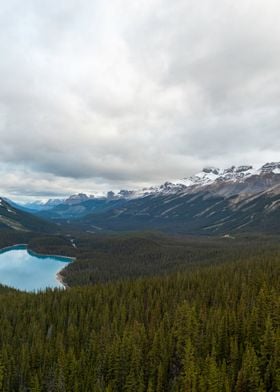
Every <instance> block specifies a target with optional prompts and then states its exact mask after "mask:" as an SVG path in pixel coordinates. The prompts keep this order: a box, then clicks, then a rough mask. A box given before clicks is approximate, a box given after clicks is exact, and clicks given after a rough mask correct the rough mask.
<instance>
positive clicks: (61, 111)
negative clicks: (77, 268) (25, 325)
mask: <svg viewBox="0 0 280 392" xmlns="http://www.w3.org/2000/svg"><path fill="white" fill-rule="evenodd" d="M2 3H3V4H1V10H0V26H1V27H0V29H1V31H0V32H1V34H0V50H1V60H0V86H1V88H0V136H1V143H0V173H1V178H2V181H1V186H0V191H1V193H2V194H7V195H9V196H16V197H20V196H22V197H25V196H36V197H37V196H43V197H45V196H48V195H61V194H68V193H72V192H75V191H80V190H84V191H88V192H94V191H99V190H102V189H108V188H110V189H118V188H121V187H124V186H127V187H130V188H131V187H138V186H142V185H147V184H152V183H158V182H161V181H163V180H166V179H172V178H180V177H184V176H187V175H189V174H192V173H194V172H195V171H197V170H199V169H200V168H201V166H204V165H209V164H210V165H217V166H227V165H231V164H239V163H240V164H243V163H262V162H265V161H271V160H279V151H280V129H279V128H280V109H279V108H280V89H279V85H280V76H279V75H280V74H279V69H280V49H279V48H280V24H279V20H278V19H279V12H280V5H279V2H278V1H276V0H267V1H266V3H264V2H263V0H243V1H241V0H238V1H229V0H208V1H206V2H203V3H199V2H196V1H194V0H187V1H185V0H184V1H183V0H174V1H172V2H170V1H168V0H135V1H129V0H115V1H114V2H109V1H107V0H94V1H90V0H84V1H83V2H80V1H78V0H61V1H59V2H57V1H54V0H50V1H48V2H47V3H45V4H44V3H42V2H37V1H35V0H26V1H24V2H22V1H20V0H11V1H9V2H2Z"/></svg>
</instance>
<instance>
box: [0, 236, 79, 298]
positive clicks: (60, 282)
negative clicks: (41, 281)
mask: <svg viewBox="0 0 280 392" xmlns="http://www.w3.org/2000/svg"><path fill="white" fill-rule="evenodd" d="M17 250H24V251H25V252H27V253H28V254H29V255H30V257H32V256H33V257H36V258H40V259H42V261H43V260H44V259H48V258H51V259H56V260H58V261H59V262H60V264H61V265H60V268H59V269H57V270H56V271H54V275H53V278H52V279H54V280H55V281H56V282H57V283H56V287H57V288H61V289H62V288H63V289H68V288H70V286H69V285H68V284H67V283H66V282H65V281H64V276H63V274H62V271H63V270H64V269H65V268H66V266H67V265H68V264H69V263H70V262H73V261H74V260H75V259H76V258H75V257H68V256H60V255H52V254H41V253H37V252H34V251H33V250H31V249H29V246H28V244H23V243H22V244H14V245H9V246H5V247H3V248H1V249H0V255H3V257H5V256H4V254H6V253H8V252H11V251H12V252H13V251H17ZM1 257H2V256H1ZM63 264H64V266H63ZM19 271H20V270H19ZM18 273H20V272H18ZM36 276H37V274H36ZM34 279H35V281H36V277H34ZM35 281H34V282H35ZM4 284H6V283H5V282H4ZM9 286H11V287H14V288H18V287H17V286H13V285H11V284H9ZM18 289H19V290H23V291H24V290H25V289H24V288H18ZM40 290H41V289H40ZM27 291H29V290H27Z"/></svg>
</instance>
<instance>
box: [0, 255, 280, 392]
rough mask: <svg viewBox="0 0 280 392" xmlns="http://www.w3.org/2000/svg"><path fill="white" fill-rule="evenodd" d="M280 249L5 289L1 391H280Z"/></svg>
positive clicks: (0, 299)
mask: <svg viewBox="0 0 280 392" xmlns="http://www.w3.org/2000/svg"><path fill="white" fill-rule="evenodd" d="M279 277H280V263H279V251H278V250H277V249H274V250H271V251H268V250H267V251H265V252H260V254H259V255H258V256H256V255H254V256H252V257H250V256H246V258H245V259H244V258H243V259H242V258H241V259H240V260H236V261H230V262H225V263H221V264H216V265H211V266H206V265H202V266H197V267H193V268H191V269H186V271H185V272H179V273H172V274H169V275H167V276H161V277H149V278H140V279H136V280H127V281H119V282H114V283H108V284H103V285H102V284H97V285H94V286H85V287H77V288H71V289H69V290H64V291H58V290H57V291H47V292H45V293H39V294H31V293H20V292H16V291H15V290H8V289H7V288H2V289H1V294H0V348H1V349H0V388H1V389H0V390H2V391H15V392H17V391H20V392H23V391H32V392H35V391H36V392H38V391H46V392H47V391H48V392H52V391H53V392H60V391H61V392H62V391H67V392H68V391H69V392H71V391H77V392H83V391H94V392H95V391H96V392H99V391H107V392H108V391H116V392H117V391H133V392H135V391H139V392H141V391H150V392H151V391H157V392H159V391H171V392H172V391H205V392H206V391H212V392H214V391H217V392H221V391H238V392H239V391H240V392H241V391H242V392H247V391H259V392H260V391H280V279H279Z"/></svg>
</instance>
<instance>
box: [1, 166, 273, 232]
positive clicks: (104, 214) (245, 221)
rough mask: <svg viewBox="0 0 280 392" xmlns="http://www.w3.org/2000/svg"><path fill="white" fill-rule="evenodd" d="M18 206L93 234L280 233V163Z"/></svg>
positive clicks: (212, 171)
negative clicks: (141, 187) (128, 232)
mask: <svg viewBox="0 0 280 392" xmlns="http://www.w3.org/2000/svg"><path fill="white" fill-rule="evenodd" d="M13 208H17V209H21V210H24V211H22V212H26V211H29V212H30V213H32V216H33V217H34V215H35V216H36V217H37V219H39V221H40V220H41V221H46V220H47V221H49V222H50V221H51V222H53V223H58V224H59V225H60V226H61V225H62V226H63V225H64V226H66V228H67V227H68V225H71V227H73V226H75V227H77V228H79V229H80V230H83V231H90V232H95V231H100V230H106V231H108V230H109V231H119V230H146V229H148V230H150V229H156V230H163V231H168V232H174V233H186V234H203V235H205V234H206V235H210V234H218V235H221V234H223V235H227V234H228V233H236V232H244V231H245V232H248V231H249V232H251V231H258V232H269V233H275V232H277V233H279V232H280V223H279V222H280V162H273V163H266V164H265V165H263V166H261V167H260V168H254V167H253V166H249V165H246V166H237V167H236V166H232V167H230V168H227V169H219V168H215V167H206V168H204V169H203V170H202V171H201V172H200V173H198V174H196V175H195V176H192V177H189V178H184V179H182V180H177V181H168V182H165V183H164V184H162V185H159V186H154V187H150V188H144V189H141V190H136V191H131V190H121V191H119V192H118V193H114V192H108V193H107V194H106V195H103V196H94V195H91V196H87V195H85V194H83V193H79V194H76V195H72V196H70V197H69V198H66V199H51V200H49V201H48V202H46V203H43V202H36V203H32V204H26V205H24V206H16V205H14V204H13ZM0 212H1V211H0ZM2 219H3V218H2ZM4 220H5V219H4ZM69 227H70V226H69Z"/></svg>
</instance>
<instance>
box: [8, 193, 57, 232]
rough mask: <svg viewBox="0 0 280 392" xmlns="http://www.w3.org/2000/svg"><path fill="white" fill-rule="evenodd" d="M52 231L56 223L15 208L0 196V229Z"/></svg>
mask: <svg viewBox="0 0 280 392" xmlns="http://www.w3.org/2000/svg"><path fill="white" fill-rule="evenodd" d="M1 229H6V230H12V231H22V232H28V231H38V232H53V231H55V230H56V225H55V224H53V223H50V222H48V221H45V220H43V219H41V218H39V217H36V216H34V215H33V214H30V213H28V212H25V211H21V210H19V209H17V208H16V207H15V206H14V205H11V204H9V203H8V202H7V201H6V200H5V199H3V198H0V230H1Z"/></svg>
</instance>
